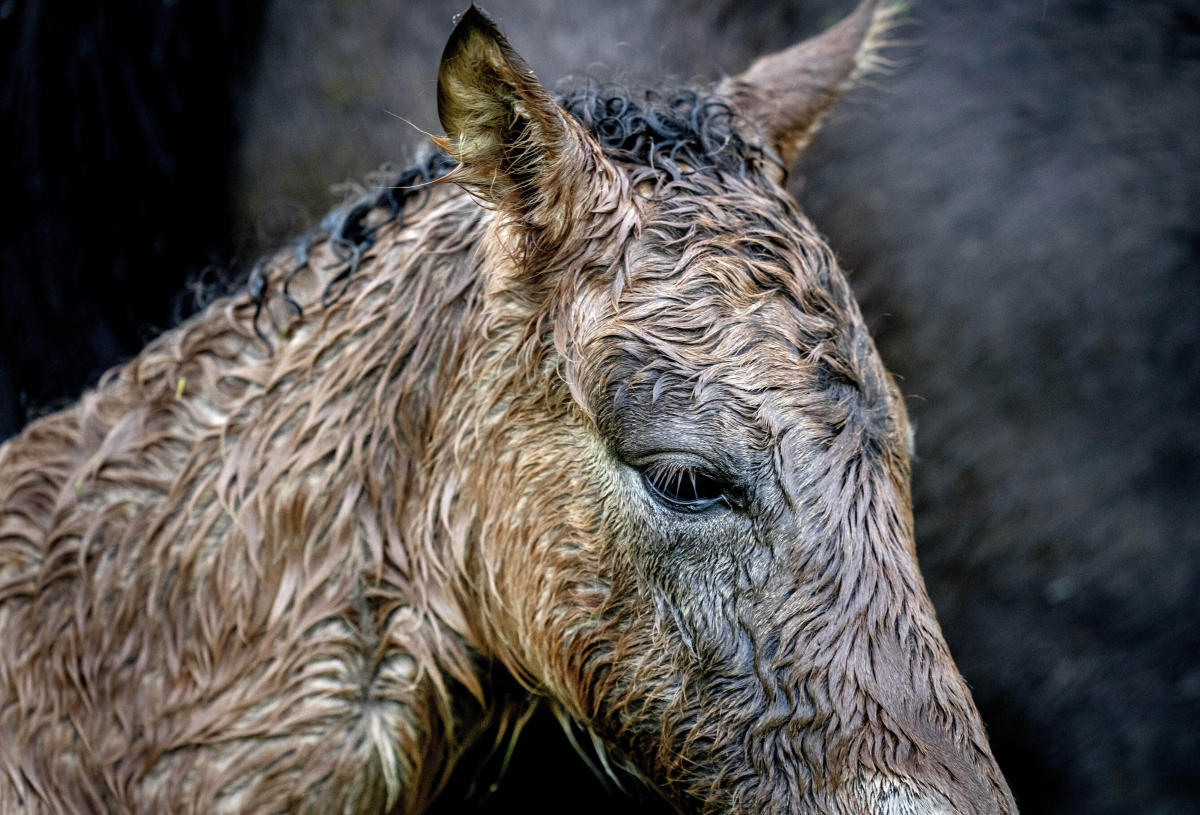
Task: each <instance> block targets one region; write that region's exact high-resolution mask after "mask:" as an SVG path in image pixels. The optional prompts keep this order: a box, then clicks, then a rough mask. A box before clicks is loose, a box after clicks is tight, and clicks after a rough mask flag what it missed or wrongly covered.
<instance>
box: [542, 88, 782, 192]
mask: <svg viewBox="0 0 1200 815" xmlns="http://www.w3.org/2000/svg"><path fill="white" fill-rule="evenodd" d="M558 103H559V104H560V105H562V106H563V108H564V109H565V110H566V111H567V112H568V113H570V114H571V115H572V116H574V117H575V118H576V119H577V120H579V122H580V123H581V124H582V125H583V126H584V128H586V129H587V131H588V132H589V133H591V134H592V135H593V136H594V137H595V138H596V141H598V142H599V143H600V146H601V147H602V148H604V151H605V153H607V154H608V155H610V156H612V157H613V158H615V159H617V160H619V161H622V162H625V163H627V164H633V165H635V166H640V167H646V168H648V169H649V170H650V171H651V172H652V173H653V174H654V175H655V176H657V177H659V178H660V179H669V180H678V179H679V178H680V177H682V176H683V175H686V174H687V173H689V172H716V173H728V174H732V175H737V176H745V175H747V174H748V173H753V172H757V170H758V168H759V167H761V165H762V163H763V162H764V161H767V160H769V157H768V155H767V154H766V153H765V152H764V151H763V149H762V147H761V146H760V145H758V144H753V143H750V142H749V141H747V139H746V137H745V134H747V133H748V132H750V131H751V128H750V127H749V125H748V124H747V123H746V122H745V121H744V120H743V119H742V118H741V117H740V116H739V115H738V114H737V113H736V112H735V111H734V110H733V109H732V108H731V107H730V106H729V103H728V102H726V101H725V100H724V99H722V98H720V97H718V96H715V95H711V94H706V93H703V92H700V91H696V90H693V89H691V88H684V89H680V90H662V89H659V90H647V91H642V92H640V93H632V92H630V91H628V90H626V89H625V88H622V87H620V86H617V85H611V84H597V83H594V82H584V83H582V84H579V85H577V86H575V87H571V88H568V89H567V90H565V91H561V92H560V93H559V95H558Z"/></svg>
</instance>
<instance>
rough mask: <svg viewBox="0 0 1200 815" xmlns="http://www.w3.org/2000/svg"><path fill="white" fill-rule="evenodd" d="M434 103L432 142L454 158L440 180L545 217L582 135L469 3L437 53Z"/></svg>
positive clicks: (530, 217) (530, 218)
mask: <svg viewBox="0 0 1200 815" xmlns="http://www.w3.org/2000/svg"><path fill="white" fill-rule="evenodd" d="M437 103H438V118H439V119H441V122H442V128H443V129H444V130H445V131H446V137H445V138H444V139H435V140H434V141H435V143H436V144H437V145H438V146H439V147H440V148H441V149H442V150H444V151H445V152H446V153H447V154H448V155H450V156H451V157H452V158H454V159H457V160H458V161H459V162H460V164H461V166H460V167H459V168H458V169H457V170H455V171H454V172H453V173H451V174H450V175H449V176H447V178H446V180H448V181H452V182H455V183H459V184H464V185H465V186H468V187H470V188H471V189H472V191H473V192H475V193H476V194H477V195H478V196H479V197H480V198H482V199H484V200H486V201H488V202H489V203H491V204H493V205H495V206H497V207H498V208H500V209H503V210H506V211H508V212H509V213H510V214H514V215H517V216H519V217H521V218H522V219H523V220H524V221H526V223H531V222H532V223H536V222H538V221H546V220H547V219H548V218H550V217H552V215H553V213H548V212H540V213H539V210H545V209H547V206H546V205H547V204H551V203H553V202H552V201H551V200H549V199H552V198H553V197H554V196H555V195H556V194H557V193H555V192H554V190H556V189H561V186H560V185H556V184H555V183H553V182H554V181H555V177H556V175H558V174H559V173H560V172H561V171H562V168H563V165H564V164H567V163H572V162H571V161H570V159H571V158H572V155H571V154H572V152H573V151H574V152H575V153H579V152H580V151H586V150H587V148H588V144H587V140H586V139H585V138H583V134H582V132H581V131H580V128H579V127H578V125H575V124H574V123H573V122H570V121H568V120H567V118H566V117H565V116H564V115H563V112H562V110H561V109H560V108H559V106H558V105H557V104H556V103H555V101H554V98H553V97H552V96H551V95H550V94H549V92H548V91H547V90H546V89H545V88H544V87H542V84H541V83H540V82H538V80H537V78H536V77H535V76H534V75H533V71H532V70H530V68H529V66H528V65H527V64H526V63H525V61H524V60H523V59H521V57H520V55H518V54H517V52H516V51H514V50H513V49H512V47H511V46H510V45H509V44H508V40H506V39H505V38H504V35H503V34H501V33H500V30H499V29H498V28H497V27H496V24H495V23H494V22H492V20H491V19H490V18H489V17H488V16H487V15H486V14H484V13H483V12H482V11H480V10H479V9H477V8H476V7H475V6H474V5H472V6H471V7H470V8H468V9H467V10H466V11H465V12H463V14H462V16H461V18H460V19H459V21H458V24H457V25H456V26H455V27H454V31H453V32H452V33H451V34H450V40H449V41H448V42H447V43H446V48H445V50H444V51H443V52H442V62H441V66H440V67H439V69H438V86H437ZM575 183H576V184H578V179H576V180H575ZM539 225H543V226H544V225H546V224H544V223H543V224H539Z"/></svg>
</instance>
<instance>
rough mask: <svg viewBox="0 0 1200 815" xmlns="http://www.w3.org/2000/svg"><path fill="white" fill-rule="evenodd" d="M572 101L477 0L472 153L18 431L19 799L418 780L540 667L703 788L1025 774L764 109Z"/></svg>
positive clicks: (6, 517)
mask: <svg viewBox="0 0 1200 815" xmlns="http://www.w3.org/2000/svg"><path fill="white" fill-rule="evenodd" d="M869 5H870V4H864V7H867V6H869ZM826 43H827V45H829V46H830V47H832V45H830V44H831V43H832V44H834V45H838V47H847V46H845V44H844V43H841V40H840V39H835V40H828V41H826ZM851 45H852V46H853V47H854V48H859V47H862V43H861V42H855V43H852V44H851ZM819 46H820V42H817V43H816V45H815V46H814V47H817V48H818V50H819ZM802 53H808V54H811V53H812V50H811V49H809V50H806V51H804V52H802ZM841 62H842V64H845V65H847V66H848V67H847V70H850V69H851V68H852V66H853V65H855V60H854V59H848V60H846V59H843V60H842V61H841ZM752 75H753V72H751V74H750V76H752ZM844 78H845V77H840V78H837V81H838V82H839V83H840V82H841V81H842V79H844ZM831 92H833V90H831ZM580 98H582V97H574V98H573V97H571V96H570V95H568V96H567V97H566V99H565V101H566V104H567V106H566V108H563V107H560V106H558V105H557V104H556V103H555V102H554V100H553V99H552V98H551V97H550V95H549V94H548V93H547V92H546V91H545V90H544V89H542V88H541V86H540V84H538V83H537V81H536V79H534V78H533V77H532V74H531V73H530V72H529V71H528V69H527V67H526V66H525V65H524V63H523V62H521V61H520V59H519V57H517V56H516V55H515V54H514V53H513V52H512V51H511V49H510V48H509V47H508V45H507V43H506V42H505V40H504V39H503V38H502V37H501V36H500V35H499V33H498V31H497V30H496V29H495V27H494V25H493V24H492V23H491V22H490V21H489V20H487V19H486V18H485V17H483V16H482V15H481V14H479V12H477V11H476V10H474V9H470V10H468V12H466V14H465V15H464V18H463V20H462V21H461V22H460V23H459V26H458V28H457V29H456V31H455V33H454V34H453V35H452V37H451V41H450V44H449V45H448V46H447V52H446V54H445V56H444V57H443V63H442V70H441V74H440V76H439V103H440V107H441V110H442V116H443V124H444V126H445V128H446V132H447V136H446V138H445V139H443V140H439V143H440V144H441V145H442V146H443V147H444V148H445V149H446V150H447V151H448V152H449V154H450V155H451V156H452V157H453V158H454V159H456V160H457V161H459V162H460V163H459V165H458V166H457V167H456V168H455V169H454V170H453V171H452V172H451V173H450V175H448V176H446V177H445V178H444V179H443V181H453V182H456V183H457V184H458V185H460V186H461V187H462V188H463V189H461V190H460V189H458V188H456V187H454V186H452V185H450V184H448V183H443V184H442V185H440V186H439V187H437V188H436V190H435V191H433V192H432V193H431V194H430V195H428V197H427V198H425V199H422V200H421V201H420V202H419V204H417V205H414V206H412V207H411V208H406V207H405V206H403V202H401V204H399V205H396V206H392V204H391V203H389V202H386V201H384V202H383V203H382V204H381V201H382V199H381V198H380V197H376V198H374V199H372V200H367V201H364V202H361V204H359V205H355V206H354V207H352V208H351V209H350V210H349V211H348V213H349V214H344V215H343V216H339V217H338V218H335V219H334V221H333V222H332V223H334V224H337V225H336V226H334V227H331V230H330V234H329V236H328V237H325V238H322V237H317V238H315V239H313V240H311V241H306V242H305V243H304V244H303V250H302V251H300V250H295V251H291V252H284V253H281V254H279V255H277V256H275V257H274V258H272V259H270V260H269V261H267V262H266V263H265V264H264V265H263V266H262V267H261V269H260V271H259V274H258V276H257V278H256V279H255V281H256V282H253V285H252V286H251V290H250V291H248V292H245V293H242V294H238V295H235V296H232V297H227V298H223V299H218V300H217V301H215V302H214V303H212V304H211V305H209V306H208V307H207V308H206V309H205V310H204V311H202V312H201V313H200V314H199V315H197V316H196V317H195V318H193V319H192V320H190V321H188V322H187V323H185V324H184V325H182V326H180V327H179V328H178V329H176V330H174V331H171V332H169V333H167V334H165V335H163V336H162V337H160V338H159V339H158V340H156V341H154V342H153V343H151V344H150V346H148V347H147V348H146V350H145V351H144V352H143V353H142V354H141V355H140V356H138V357H137V358H136V359H135V360H133V361H132V362H131V363H129V364H128V365H125V366H122V367H120V368H117V369H114V371H112V372H111V373H110V374H109V375H108V376H106V377H105V379H104V380H103V381H102V382H101V384H100V386H99V387H98V388H97V389H96V390H94V391H92V392H89V393H88V394H86V395H85V396H84V398H83V399H82V400H81V401H80V402H79V403H78V404H76V405H75V406H73V407H71V408H69V409H67V410H65V411H63V412H61V413H58V414H55V415H53V416H48V417H45V418H43V419H41V420H39V421H37V422H35V423H33V424H32V425H30V426H29V427H28V428H27V429H26V430H25V431H24V432H23V433H22V434H20V435H19V436H17V437H16V438H14V439H13V440H12V441H10V442H9V443H7V444H6V445H5V446H4V447H2V448H0V509H2V514H0V642H2V643H3V649H4V650H3V652H2V653H0V732H2V733H3V734H4V738H3V739H0V767H2V768H3V769H4V773H3V774H2V775H0V808H3V809H4V810H5V811H8V810H18V809H24V810H27V811H31V812H39V811H55V812H56V811H116V812H127V811H130V812H155V811H181V812H284V811H312V812H329V811H336V812H384V811H389V810H397V811H402V812H417V811H420V810H421V809H423V808H424V807H425V806H427V804H428V803H429V802H430V800H432V798H433V797H434V796H435V795H436V793H437V791H438V789H439V787H440V785H441V784H442V783H443V782H444V779H445V775H446V773H447V772H448V770H449V768H450V767H452V765H453V763H454V760H455V758H456V757H457V756H458V755H459V754H460V752H461V750H462V748H463V747H464V746H465V745H467V744H469V743H470V742H471V741H472V740H473V739H474V738H475V737H476V736H477V735H479V734H480V733H481V732H483V731H485V730H488V729H494V728H497V727H498V728H501V729H503V728H505V727H507V726H508V725H509V724H510V723H512V722H514V721H516V720H517V719H519V717H520V716H521V714H522V711H523V710H524V709H525V708H527V707H528V706H529V705H530V704H531V701H532V699H534V698H544V699H548V700H550V701H551V702H552V703H553V704H554V705H555V706H556V707H557V708H558V709H560V710H561V711H562V712H563V715H565V716H568V717H570V718H571V719H573V720H575V721H577V722H580V723H581V724H583V725H584V726H585V727H587V728H589V729H590V730H591V731H592V732H593V733H594V734H595V735H596V737H597V739H598V740H599V741H600V742H601V743H602V744H604V745H606V746H607V748H608V749H609V750H611V752H612V754H613V756H614V758H615V759H616V760H618V761H619V762H620V763H621V764H623V765H625V766H627V767H628V768H629V769H630V770H632V771H633V772H634V773H636V774H637V775H639V776H640V777H642V778H643V779H644V780H645V781H646V782H647V783H649V784H651V785H652V786H654V787H655V788H657V789H658V790H660V791H661V792H662V793H663V794H664V795H665V796H666V797H667V798H668V799H670V800H671V801H672V802H674V803H675V804H676V805H677V806H679V807H681V808H684V809H688V810H691V811H698V812H806V813H857V812H878V813H910V814H911V815H915V814H916V813H919V812H933V811H947V812H954V813H962V814H963V815H966V813H1012V812H1015V807H1014V806H1013V804H1012V800H1011V796H1010V795H1009V793H1008V791H1007V787H1006V786H1005V783H1004V780H1003V778H1002V777H1001V775H1000V773H999V770H998V769H997V768H996V766H995V762H994V761H993V760H992V758H991V755H990V752H989V749H988V746H987V741H986V738H985V736H984V734H983V732H982V726H981V724H980V722H979V718H978V715H977V713H976V712H975V710H974V706H973V704H972V702H971V699H970V695H969V693H968V691H967V689H966V687H965V684H964V683H963V681H962V679H961V677H960V676H959V675H958V673H957V671H956V670H955V668H954V665H953V661H952V660H951V658H950V656H949V653H948V650H947V649H946V646H945V643H944V642H943V640H942V637H941V633H940V631H939V629H938V625H937V622H936V620H935V618H934V615H933V610H932V607H931V604H930V602H929V600H928V597H927V596H926V593H925V590H924V586H923V584H922V582H921V579H920V576H919V574H918V572H917V568H916V562H915V557H914V552H913V535H912V520H911V513H910V499H909V492H908V489H909V488H908V482H909V450H908V439H909V434H908V425H907V418H906V415H905V412H904V408H903V404H902V402H901V400H900V398H899V395H898V392H897V390H896V388H895V386H894V384H893V383H892V381H891V378H890V377H889V376H888V374H887V373H886V372H885V371H884V369H883V367H882V364H881V363H880V360H879V358H878V354H877V353H876V351H875V348H874V345H873V344H872V342H871V340H870V338H869V336H868V335H867V332H866V330H865V328H864V326H863V322H862V318H861V315H860V314H859V311H858V308H857V306H856V305H855V303H854V301H853V299H852V298H851V296H850V294H849V290H848V288H847V286H846V284H845V282H844V279H843V278H842V275H841V273H840V271H839V270H838V267H837V264H836V262H835V260H834V258H833V256H832V253H831V252H830V251H829V249H828V248H827V247H826V246H825V244H824V243H823V242H822V241H821V239H820V238H819V237H818V235H817V234H816V232H815V230H814V229H813V227H812V226H811V225H810V224H809V223H808V222H807V220H806V219H805V218H804V217H803V216H802V215H801V214H800V213H799V211H798V210H797V208H796V206H795V204H794V202H792V201H791V199H790V198H789V197H788V196H787V194H786V192H785V191H784V190H783V189H782V188H781V187H780V186H779V185H778V183H777V181H776V180H775V179H774V178H773V177H772V174H771V173H769V172H767V169H768V168H767V166H766V165H764V163H763V162H762V161H761V157H762V156H763V154H764V147H763V145H764V144H768V143H771V142H772V141H774V140H777V139H778V137H779V134H776V133H771V132H766V133H763V132H761V131H760V130H759V127H760V125H759V123H756V122H754V121H751V120H746V119H743V118H741V117H740V115H738V114H737V113H736V112H735V106H736V102H734V101H732V100H728V99H721V98H719V97H710V96H708V95H706V94H694V95H692V96H687V95H683V96H680V95H677V94H664V95H662V96H661V97H660V98H663V99H668V100H676V99H680V98H683V99H686V100H688V101H687V104H688V105H691V109H690V110H685V109H684V108H686V105H685V106H683V107H681V106H680V105H678V104H673V103H672V104H670V105H668V107H667V108H666V109H665V110H661V109H658V108H656V106H655V103H654V102H653V98H652V97H646V102H645V104H644V105H642V106H640V107H639V108H638V116H639V117H640V120H642V121H644V122H650V121H658V120H660V119H661V118H662V117H664V116H665V115H666V111H671V112H673V114H681V113H682V114H686V115H684V116H683V119H684V120H685V121H695V122H698V123H699V124H700V125H701V128H700V129H699V130H698V131H696V132H697V133H701V134H702V133H704V132H706V131H705V130H704V128H706V127H707V128H708V131H707V132H709V133H710V134H711V133H720V132H724V131H721V130H720V128H722V127H727V128H728V138H725V137H722V138H721V142H722V144H724V145H725V147H723V148H722V149H726V148H727V149H728V152H727V153H725V154H724V156H723V157H722V156H720V151H717V152H714V151H713V149H712V148H713V146H714V145H713V143H712V141H711V140H710V139H708V137H704V136H696V137H695V138H693V135H692V132H691V131H688V130H684V131H682V132H681V138H680V139H679V144H680V147H679V149H678V150H676V151H672V155H671V156H670V159H671V160H670V161H669V162H658V161H654V160H649V161H646V162H643V161H642V160H641V153H640V152H639V150H637V149H634V148H633V147H630V144H629V142H628V140H627V139H622V140H621V143H620V144H619V145H614V144H609V145H607V147H602V146H601V142H603V141H604V139H605V138H606V137H605V136H604V131H603V130H602V129H599V128H595V127H593V128H591V130H589V129H588V128H586V127H585V126H584V124H581V123H580V122H579V121H578V120H576V119H575V118H573V117H572V116H570V115H569V112H577V111H575V110H574V109H573V108H575V107H578V105H577V104H576V103H577V102H578V101H579V99H580ZM573 99H574V101H572V100H573ZM827 101H828V100H827V99H826V98H825V97H824V96H822V97H820V105H821V106H822V107H821V110H823V109H824V106H826V105H827ZM605 104H606V105H607V104H608V103H607V102H606V103H605ZM582 107H583V109H584V110H591V109H593V108H594V105H593V103H592V102H591V101H587V100H586V99H585V104H583V105H582ZM606 109H607V108H606ZM819 113H820V111H819V110H818V111H815V112H814V114H813V115H816V114H819ZM581 118H582V119H583V121H584V122H585V123H587V118H588V117H587V116H586V115H585V116H582V117H581ZM800 118H801V119H803V120H805V121H809V120H811V119H812V116H807V117H805V116H801V117H800ZM788 121H789V122H790V121H792V118H789V120H788ZM721 122H725V124H724V125H722V124H721ZM765 125H769V123H765ZM788 127H790V125H788ZM714 128H715V129H714ZM631 129H632V130H636V129H637V128H636V127H632V126H631ZM735 134H736V139H735V138H734V135H735ZM597 135H599V137H600V140H601V141H600V142H598V141H597ZM634 143H637V142H636V139H635V140H634ZM650 155H651V156H654V155H656V153H655V152H654V151H653V150H651V152H650ZM427 166H442V162H440V161H439V160H436V159H435V160H433V161H432V162H431V163H430V164H429V165H427ZM464 190H465V191H464ZM481 204H482V206H481ZM347 225H351V226H353V229H348V228H347ZM347 253H349V255H347ZM264 324H269V325H270V326H271V327H272V331H273V336H269V337H268V336H265V332H264V329H263V327H262V326H263V325H264ZM264 340H266V341H265V342H264ZM664 466H669V467H674V468H676V469H679V470H688V469H691V470H694V471H697V472H699V473H701V474H702V475H703V476H704V478H706V479H708V481H709V482H711V483H713V484H717V485H719V489H720V491H721V498H722V504H721V505H720V506H711V507H706V508H703V509H696V508H691V507H686V506H683V505H681V504H680V503H678V502H672V500H671V499H670V497H669V496H664V495H663V494H662V493H661V491H660V493H658V494H656V493H655V492H654V491H652V490H650V489H648V485H647V481H646V479H645V477H644V474H645V473H647V472H652V471H654V468H655V467H660V468H661V467H664ZM497 674H500V675H503V676H508V677H511V678H513V679H515V680H516V682H517V683H519V686H520V689H518V688H516V687H513V686H512V684H511V683H507V684H506V683H505V682H503V681H500V682H496V681H492V677H493V676H495V675H497Z"/></svg>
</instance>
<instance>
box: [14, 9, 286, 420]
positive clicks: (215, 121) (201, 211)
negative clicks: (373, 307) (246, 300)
mask: <svg viewBox="0 0 1200 815" xmlns="http://www.w3.org/2000/svg"><path fill="white" fill-rule="evenodd" d="M264 7H265V3H263V2H262V0H248V2H237V1H234V2H231V1H230V0H215V2H191V1H190V0H181V2H161V0H133V1H132V2H122V3H105V2H96V0H80V2H71V3H47V2H39V1H38V0H30V1H29V2H7V3H3V4H0V65H3V72H2V73H0V163H2V164H0V166H3V168H4V169H3V183H4V201H5V206H4V210H5V214H4V218H3V223H2V224H0V236H2V237H0V438H7V437H8V436H9V435H11V434H12V433H14V432H16V431H17V430H18V429H19V428H20V427H21V425H22V424H24V422H25V421H26V419H27V418H28V417H29V415H30V414H33V415H37V414H38V413H40V412H44V411H45V410H46V409H47V408H48V406H51V405H55V404H62V403H63V402H64V401H70V400H73V399H75V398H76V397H77V396H78V395H79V390H80V388H81V386H82V385H83V384H84V382H87V381H91V382H94V381H95V380H96V378H97V377H99V375H100V374H101V373H102V372H103V371H104V370H105V369H106V368H108V367H109V366H110V365H112V364H113V363H115V362H116V361H118V360H119V359H123V358H128V357H130V356H132V355H133V354H134V353H136V352H137V351H138V350H139V349H140V348H141V347H142V346H143V345H144V344H145V342H146V340H147V339H149V338H150V337H151V336H153V335H154V334H155V333H157V332H158V331H160V330H162V329H163V328H166V327H167V326H168V325H170V323H171V320H172V314H173V302H174V301H175V300H176V298H177V296H178V295H179V293H180V292H181V291H182V290H183V288H184V284H185V283H186V282H187V281H188V280H189V279H191V278H195V277H198V276H199V273H200V272H201V270H202V269H204V268H205V267H206V266H208V265H210V264H224V263H227V262H228V260H229V258H230V256H231V255H232V253H233V251H234V241H233V236H234V233H235V230H234V220H233V217H232V213H233V210H234V207H233V205H232V196H231V194H230V189H231V182H232V181H233V177H234V173H233V166H234V157H235V155H236V148H237V144H238V135H239V129H238V116H237V114H238V106H237V101H238V99H239V98H240V93H239V91H240V89H241V87H243V86H244V83H245V81H246V74H247V69H248V68H249V67H250V65H251V64H252V62H253V59H252V58H253V55H254V53H255V51H256V44H257V42H258V40H259V37H260V35H261V30H262V19H263V10H264ZM51 349H53V350H51ZM48 355H53V356H52V357H50V356H48Z"/></svg>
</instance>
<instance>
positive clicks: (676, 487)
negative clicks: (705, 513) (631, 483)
mask: <svg viewBox="0 0 1200 815" xmlns="http://www.w3.org/2000/svg"><path fill="white" fill-rule="evenodd" d="M642 481H643V482H645V484H646V488H647V489H648V490H649V491H650V494H651V495H653V496H654V497H655V498H657V499H658V500H659V501H660V502H661V503H664V504H666V505H667V507H668V508H670V509H673V510H676V511H682V512H699V511H701V510H705V509H708V508H709V507H711V506H714V505H716V504H724V505H725V506H729V500H728V498H727V497H726V490H727V488H726V485H725V484H724V483H722V482H721V481H719V480H718V479H716V478H714V477H712V476H711V475H709V474H708V473H706V472H704V471H703V470H701V469H700V468H698V467H692V466H689V465H686V464H676V463H674V462H655V463H652V464H650V465H648V466H646V467H645V468H644V469H643V470H642Z"/></svg>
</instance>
